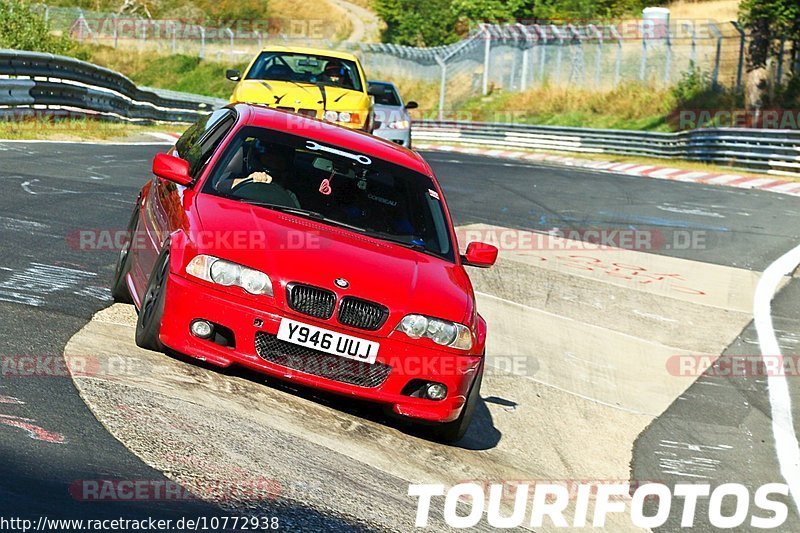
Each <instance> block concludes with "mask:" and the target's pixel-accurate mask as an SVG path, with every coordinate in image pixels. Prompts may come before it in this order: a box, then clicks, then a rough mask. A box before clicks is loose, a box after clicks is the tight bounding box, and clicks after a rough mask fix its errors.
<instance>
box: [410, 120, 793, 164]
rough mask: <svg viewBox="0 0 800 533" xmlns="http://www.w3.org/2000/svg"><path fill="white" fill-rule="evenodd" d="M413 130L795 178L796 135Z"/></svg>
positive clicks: (462, 126)
mask: <svg viewBox="0 0 800 533" xmlns="http://www.w3.org/2000/svg"><path fill="white" fill-rule="evenodd" d="M414 126H415V127H414V131H413V139H414V140H415V141H427V142H435V143H445V144H458V145H467V146H481V147H485V148H493V149H500V150H509V149H530V150H546V151H552V152H572V153H591V154H616V155H629V156H646V157H656V158H663V159H687V160H691V161H701V162H705V163H715V164H719V165H726V166H731V167H733V168H738V169H743V170H749V171H751V172H760V173H766V174H775V175H783V176H793V177H800V131H799V130H766V129H750V128H715V129H711V128H709V129H695V130H689V131H682V132H678V133H653V132H642V131H627V130H596V129H589V128H566V127H559V126H530V125H523V124H492V123H479V122H448V121H438V122H419V123H415V125H414Z"/></svg>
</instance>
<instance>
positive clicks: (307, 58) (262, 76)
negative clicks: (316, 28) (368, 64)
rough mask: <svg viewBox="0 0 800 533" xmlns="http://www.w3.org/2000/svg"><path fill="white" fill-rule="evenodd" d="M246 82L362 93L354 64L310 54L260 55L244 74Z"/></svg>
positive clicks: (266, 53) (273, 53)
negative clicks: (300, 85)
mask: <svg viewBox="0 0 800 533" xmlns="http://www.w3.org/2000/svg"><path fill="white" fill-rule="evenodd" d="M245 79H248V80H273V81H288V82H294V83H311V84H314V85H326V86H330V87H341V88H342V89H350V90H353V91H362V90H363V88H362V86H361V76H360V75H359V72H358V67H357V66H356V63H355V62H354V61H348V60H347V59H338V58H333V57H326V56H318V55H313V54H297V53H290V52H261V55H259V56H258V58H257V59H256V60H255V62H254V63H253V66H252V67H251V68H250V70H249V71H248V72H247V75H246V76H245Z"/></svg>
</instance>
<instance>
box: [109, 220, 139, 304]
mask: <svg viewBox="0 0 800 533" xmlns="http://www.w3.org/2000/svg"><path fill="white" fill-rule="evenodd" d="M138 222H139V207H138V206H137V207H136V209H134V210H133V214H132V215H131V220H130V222H128V235H129V236H130V237H129V239H128V242H127V244H126V245H125V246H124V247H123V248H122V250H120V251H119V256H118V257H117V266H116V267H115V268H114V278H113V279H112V281H111V297H112V298H113V299H114V301H115V302H117V303H121V304H132V303H133V298H131V292H130V290H129V289H128V283H127V282H126V281H125V277H126V276H127V275H128V272H130V271H131V254H130V252H131V247H132V245H133V236H134V235H135V234H136V226H137V225H138Z"/></svg>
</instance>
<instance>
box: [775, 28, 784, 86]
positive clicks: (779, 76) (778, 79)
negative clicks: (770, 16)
mask: <svg viewBox="0 0 800 533" xmlns="http://www.w3.org/2000/svg"><path fill="white" fill-rule="evenodd" d="M785 50H786V37H785V36H784V37H781V44H780V48H779V49H778V72H777V74H776V75H775V78H776V79H775V81H776V83H777V84H778V85H780V84H782V83H783V54H784V51H785Z"/></svg>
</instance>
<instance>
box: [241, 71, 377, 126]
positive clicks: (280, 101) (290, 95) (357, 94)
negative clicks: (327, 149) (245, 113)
mask: <svg viewBox="0 0 800 533" xmlns="http://www.w3.org/2000/svg"><path fill="white" fill-rule="evenodd" d="M323 93H324V96H323ZM231 102H232V103H233V102H247V103H251V104H266V105H268V106H270V107H285V108H291V109H317V110H321V109H323V108H324V109H326V110H333V111H351V112H358V111H364V110H367V109H368V108H369V105H370V99H369V96H367V94H366V93H363V92H361V91H353V90H349V89H343V88H341V87H330V86H327V85H326V86H323V87H321V86H317V85H313V84H309V83H291V82H286V81H272V80H244V81H241V82H239V83H238V84H237V85H236V89H235V90H234V91H233V95H232V96H231ZM320 117H321V115H320V116H318V117H317V118H320Z"/></svg>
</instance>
